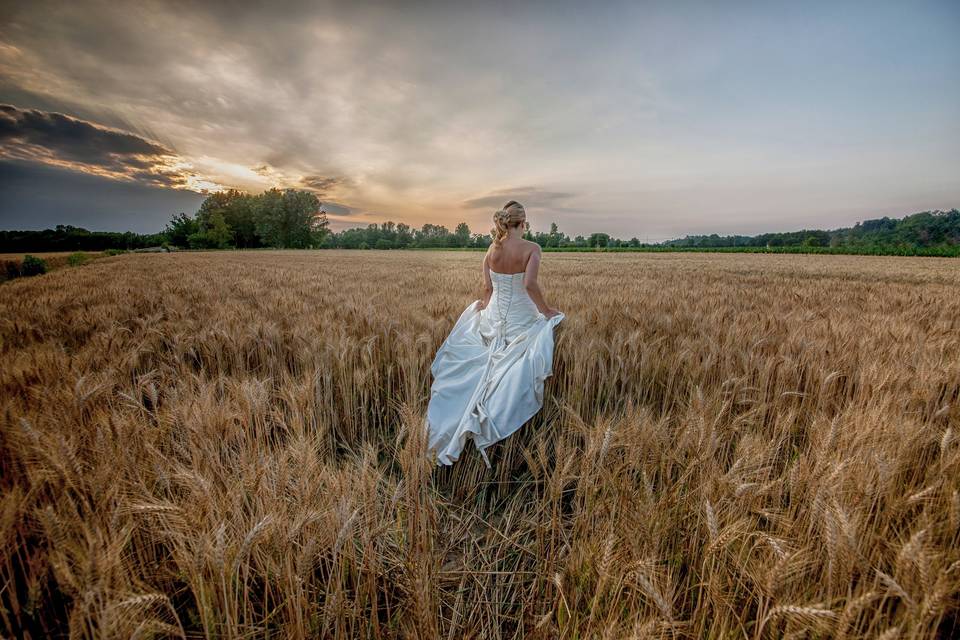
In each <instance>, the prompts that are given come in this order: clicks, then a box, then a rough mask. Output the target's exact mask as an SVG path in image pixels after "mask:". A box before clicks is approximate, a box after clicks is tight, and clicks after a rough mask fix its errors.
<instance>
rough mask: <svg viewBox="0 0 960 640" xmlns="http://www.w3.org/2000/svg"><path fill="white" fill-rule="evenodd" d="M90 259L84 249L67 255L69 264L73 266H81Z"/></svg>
mask: <svg viewBox="0 0 960 640" xmlns="http://www.w3.org/2000/svg"><path fill="white" fill-rule="evenodd" d="M89 261H90V256H89V255H88V254H86V253H84V252H83V251H77V252H76V253H71V254H70V255H69V256H67V264H69V265H70V266H71V267H79V266H80V265H82V264H86V263H87V262H89Z"/></svg>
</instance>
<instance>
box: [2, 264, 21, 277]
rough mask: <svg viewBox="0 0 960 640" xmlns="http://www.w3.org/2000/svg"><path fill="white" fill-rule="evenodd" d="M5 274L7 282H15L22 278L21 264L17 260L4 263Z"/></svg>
mask: <svg viewBox="0 0 960 640" xmlns="http://www.w3.org/2000/svg"><path fill="white" fill-rule="evenodd" d="M3 274H4V278H5V279H6V280H13V279H14V278H19V277H20V263H19V262H17V261H16V260H4V261H3Z"/></svg>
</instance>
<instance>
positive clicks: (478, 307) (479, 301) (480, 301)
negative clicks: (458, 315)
mask: <svg viewBox="0 0 960 640" xmlns="http://www.w3.org/2000/svg"><path fill="white" fill-rule="evenodd" d="M484 306H485V305H484V304H483V300H477V311H483V307H484Z"/></svg>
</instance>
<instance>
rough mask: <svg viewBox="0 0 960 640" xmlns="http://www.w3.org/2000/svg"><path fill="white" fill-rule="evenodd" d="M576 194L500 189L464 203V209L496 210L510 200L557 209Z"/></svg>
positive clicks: (529, 188) (536, 189) (528, 188)
mask: <svg viewBox="0 0 960 640" xmlns="http://www.w3.org/2000/svg"><path fill="white" fill-rule="evenodd" d="M575 195H576V194H573V193H568V192H565V191H547V190H545V189H540V188H538V187H516V188H513V189H498V190H496V191H492V192H490V193H489V194H487V195H485V196H480V197H478V198H471V199H469V200H465V201H464V202H463V208H464V209H490V208H493V209H496V208H498V207H501V206H503V204H504V203H505V202H507V201H509V200H516V201H518V202H520V203H521V204H523V206H524V207H543V208H548V209H556V208H559V206H560V205H561V204H562V203H563V202H564V201H566V200H569V199H571V198H573V197H575Z"/></svg>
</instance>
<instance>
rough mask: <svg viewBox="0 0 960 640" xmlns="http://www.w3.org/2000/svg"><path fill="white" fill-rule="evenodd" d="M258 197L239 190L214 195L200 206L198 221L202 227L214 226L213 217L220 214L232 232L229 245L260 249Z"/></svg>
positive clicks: (208, 197)
mask: <svg viewBox="0 0 960 640" xmlns="http://www.w3.org/2000/svg"><path fill="white" fill-rule="evenodd" d="M255 202H256V196H251V195H249V194H247V193H244V192H243V191H238V190H237V189H228V190H227V191H218V192H216V193H212V194H210V195H209V196H207V198H206V199H205V200H204V201H203V203H202V204H201V205H200V209H199V211H197V221H198V222H199V223H200V225H201V227H203V228H209V227H211V226H212V224H213V223H212V222H211V217H212V216H214V215H216V214H220V215H221V216H222V217H223V220H224V222H226V224H227V226H228V227H229V228H230V231H231V238H230V241H229V242H228V243H227V244H232V245H235V246H237V247H242V248H248V247H259V246H261V244H262V243H261V242H260V237H259V235H257V228H256V210H255V206H254V205H255Z"/></svg>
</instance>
